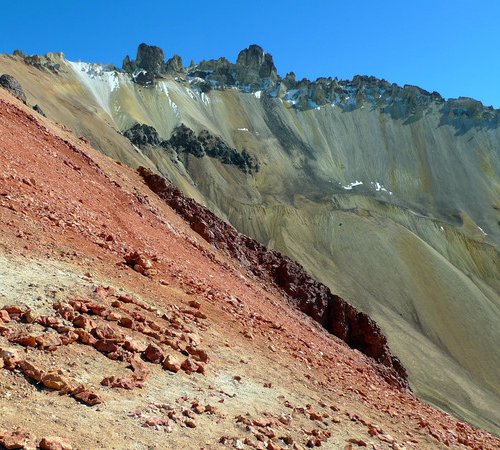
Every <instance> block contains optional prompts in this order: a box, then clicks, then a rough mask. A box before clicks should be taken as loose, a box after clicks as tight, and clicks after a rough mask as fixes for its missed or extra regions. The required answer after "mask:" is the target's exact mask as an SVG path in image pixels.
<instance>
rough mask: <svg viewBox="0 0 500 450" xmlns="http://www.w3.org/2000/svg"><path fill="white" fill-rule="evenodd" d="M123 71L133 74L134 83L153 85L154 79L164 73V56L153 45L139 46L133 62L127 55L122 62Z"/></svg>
mask: <svg viewBox="0 0 500 450" xmlns="http://www.w3.org/2000/svg"><path fill="white" fill-rule="evenodd" d="M122 67H123V70H125V71H126V72H128V73H131V74H134V73H135V72H138V71H139V73H136V74H135V76H134V81H135V82H137V83H139V84H143V85H148V84H151V83H153V81H154V80H155V78H158V76H160V75H161V74H162V73H164V72H165V54H164V53H163V50H162V49H161V48H160V47H156V46H155V45H147V44H144V43H142V44H140V45H139V48H138V49H137V56H136V59H135V60H131V59H130V57H129V56H128V55H127V56H126V57H125V59H124V60H123V64H122Z"/></svg>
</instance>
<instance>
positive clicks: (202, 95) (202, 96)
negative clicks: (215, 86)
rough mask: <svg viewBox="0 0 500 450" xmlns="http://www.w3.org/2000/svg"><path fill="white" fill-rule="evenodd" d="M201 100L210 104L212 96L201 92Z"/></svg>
mask: <svg viewBox="0 0 500 450" xmlns="http://www.w3.org/2000/svg"><path fill="white" fill-rule="evenodd" d="M201 101H202V102H203V103H205V105H207V106H208V105H210V98H209V97H208V95H207V94H205V93H204V92H202V93H201Z"/></svg>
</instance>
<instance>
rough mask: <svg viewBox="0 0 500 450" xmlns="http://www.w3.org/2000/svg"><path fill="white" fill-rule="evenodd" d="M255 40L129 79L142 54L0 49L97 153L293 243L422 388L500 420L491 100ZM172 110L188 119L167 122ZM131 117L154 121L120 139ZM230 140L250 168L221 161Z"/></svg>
mask: <svg viewBox="0 0 500 450" xmlns="http://www.w3.org/2000/svg"><path fill="white" fill-rule="evenodd" d="M257 53H258V52H257ZM250 56H252V55H250ZM252 58H253V57H250V58H249V57H245V58H243V57H242V58H241V59H239V61H240V65H239V66H238V67H236V68H235V67H234V66H232V65H230V63H226V62H224V61H216V62H210V61H209V62H202V63H200V64H199V65H198V66H196V67H194V68H191V69H190V72H187V70H186V69H183V68H181V69H178V70H177V71H173V72H172V70H170V69H169V70H166V69H165V72H164V73H163V72H161V73H158V74H155V76H154V77H153V79H152V80H143V82H141V83H139V82H137V81H140V80H137V79H135V81H134V76H135V75H136V74H137V73H139V72H140V70H139V72H137V67H135V68H133V67H132V68H131V69H130V70H132V73H131V74H128V73H124V72H120V71H115V70H112V69H107V68H103V67H102V66H99V65H92V64H85V63H71V62H68V61H66V60H65V59H64V58H63V57H62V56H61V55H50V56H49V58H41V60H40V61H41V65H38V66H37V67H35V66H33V65H32V64H31V63H30V64H27V63H26V61H25V59H23V58H22V57H19V56H17V57H11V56H2V57H1V59H0V72H7V73H11V74H12V75H14V76H15V77H16V78H17V79H18V80H19V81H20V82H21V84H22V86H23V88H24V89H25V91H26V94H27V97H28V101H29V102H30V103H31V104H34V103H37V104H39V105H41V107H42V109H43V110H44V112H45V113H46V114H47V115H48V117H49V118H52V119H53V120H56V121H58V122H60V123H63V124H65V125H66V126H67V127H69V128H70V129H71V130H72V131H73V132H74V133H76V134H77V135H82V136H85V137H86V138H87V139H88V140H89V141H90V142H91V143H92V144H93V145H94V146H95V147H96V148H98V149H99V150H101V151H102V152H103V153H105V154H107V155H109V156H112V157H113V158H116V159H119V160H121V161H123V162H125V163H127V164H129V165H131V166H133V167H135V166H138V165H143V166H146V167H149V168H151V169H154V170H157V171H158V172H160V173H161V174H163V175H164V176H166V177H167V178H169V179H170V180H171V181H172V182H174V183H175V184H176V185H177V186H179V187H180V188H181V189H182V190H183V191H184V192H185V193H186V194H187V195H189V196H192V197H193V198H195V199H196V200H198V201H201V202H202V203H204V204H205V205H207V206H208V207H210V208H211V209H212V210H213V211H214V212H216V213H217V214H219V215H220V216H221V217H224V218H226V219H227V220H228V221H229V222H230V223H232V224H233V225H234V226H235V227H236V228H237V229H238V230H240V231H242V232H244V233H245V234H248V235H250V236H253V237H255V238H256V239H258V240H259V241H260V242H262V243H264V244H265V245H267V246H269V247H271V248H275V249H277V250H280V251H282V252H284V253H285V254H287V255H288V256H290V257H292V258H293V259H295V260H297V261H299V262H300V263H301V264H303V265H304V267H305V268H306V269H307V270H309V271H310V272H311V273H312V274H314V275H315V277H317V279H319V280H320V281H322V282H323V283H325V284H326V285H328V286H329V287H330V288H331V289H332V291H333V292H335V293H338V294H339V295H341V296H342V297H344V298H346V299H348V300H349V301H351V302H352V303H353V304H354V305H355V306H357V307H358V308H360V309H361V310H362V311H365V312H367V313H368V314H370V315H371V316H372V317H374V318H375V319H376V320H377V322H378V323H379V324H380V326H381V327H382V329H383V330H384V332H385V333H386V334H387V336H388V339H389V344H390V346H391V348H392V349H393V350H394V353H395V354H396V355H397V356H398V357H400V358H401V360H402V362H403V365H404V366H405V367H406V368H407V369H408V372H409V380H410V384H411V385H412V386H413V388H414V390H415V392H416V393H417V394H418V395H420V396H421V398H424V399H426V400H428V401H430V402H432V403H434V404H436V405H438V406H440V407H442V408H444V409H446V410H448V411H450V412H453V414H455V415H456V416H458V417H460V418H463V419H466V420H469V421H471V422H472V423H475V424H478V425H480V426H482V427H484V428H487V429H489V430H492V431H495V432H497V433H498V430H499V428H498V427H499V423H500V418H499V416H498V404H499V403H500V399H499V393H500V386H499V385H498V376H497V375H498V370H499V367H500V354H499V351H498V342H499V338H500V336H499V331H498V330H499V326H498V324H499V323H500V317H499V314H500V313H499V305H500V300H499V295H498V292H499V287H500V286H499V279H498V272H499V271H498V269H499V267H498V261H499V258H498V236H499V235H498V220H499V217H498V208H499V207H500V205H499V204H498V198H500V195H499V194H500V185H499V172H500V168H499V164H500V158H499V147H500V145H499V142H500V136H499V128H498V112H497V111H495V110H491V109H488V108H484V107H482V105H478V104H477V102H474V101H472V100H468V99H461V100H456V101H446V102H445V101H444V100H443V99H441V98H440V97H439V96H438V95H436V94H434V93H433V94H429V93H425V92H422V91H421V90H418V88H414V87H405V88H399V87H395V86H394V85H390V84H389V83H385V82H381V81H379V80H373V79H370V78H366V79H365V78H362V77H361V78H359V79H356V80H353V81H352V82H345V83H344V84H342V83H338V82H336V81H335V80H330V81H328V80H326V81H322V80H318V81H317V82H316V83H309V82H307V83H306V82H304V83H302V82H297V81H296V80H293V79H291V78H290V77H288V76H287V77H286V78H284V79H275V78H274V75H273V73H274V72H273V71H272V67H271V66H270V65H269V61H268V62H267V63H266V62H265V61H264V59H259V58H260V56H259V54H257V56H256V59H255V58H254V59H252ZM245 61H246V62H245ZM249 61H251V64H254V65H255V64H257V65H258V64H261V66H258V67H263V68H264V69H263V70H264V72H263V73H264V75H266V76H265V77H264V78H260V69H259V76H257V78H255V73H254V72H255V70H254V66H252V67H250V69H248V68H245V67H246V66H245V67H243V68H242V64H247V63H248V62H249ZM252 61H253V62H252ZM51 64H57V65H58V67H57V68H54V67H52V66H51ZM266 64H267V65H266ZM47 67H49V68H47ZM169 67H171V65H170V66H169ZM267 69H269V71H268V70H267ZM133 70H136V72H133ZM231 71H234V73H235V77H236V78H237V79H236V80H233V81H232V82H233V85H231V84H230V83H229V84H228V80H227V77H229V76H230V75H231V73H233V72H231ZM231 76H232V75H231ZM259 83H260V84H259ZM335 83H337V84H335ZM384 83H385V84H384ZM207 84H208V85H210V86H211V88H209V87H208V86H207ZM181 123H183V124H185V125H186V126H187V127H188V128H189V129H191V130H193V132H192V135H190V134H189V133H188V132H184V133H181V135H180V136H179V139H177V140H172V137H171V136H172V133H174V132H176V130H177V131H178V129H177V127H178V126H179V125H180V124H181ZM136 124H147V125H148V126H151V127H153V130H149V131H147V130H146V131H145V130H141V133H142V135H132V136H135V137H136V138H137V140H136V145H133V144H132V143H131V142H130V140H129V139H126V138H125V137H124V136H123V135H122V133H125V132H126V131H127V130H129V129H131V128H133V127H134V126H135V125H136ZM207 131H208V134H209V137H208V138H207V137H206V135H202V134H200V133H206V132H207ZM155 133H156V134H155ZM214 137H216V138H219V139H220V140H221V141H222V142H223V144H224V145H223V146H222V145H221V144H220V143H219V142H218V141H216V140H215V141H214V139H213V138H214ZM141 139H142V141H141ZM203 139H204V140H203ZM197 142H198V143H199V142H205V144H207V145H206V148H207V151H208V150H209V149H210V150H209V151H211V152H212V154H213V155H215V156H209V154H208V153H206V152H204V153H197V152H199V148H200V147H199V146H198V144H197ZM181 144H184V146H182V145H181ZM188 144H189V145H188ZM243 149H246V150H247V151H248V153H249V154H250V155H251V156H252V157H253V158H255V159H256V161H258V165H259V170H250V171H248V170H247V166H238V165H237V164H233V163H231V164H228V163H227V161H228V160H230V159H231V157H233V156H234V152H233V153H231V151H232V150H235V151H236V153H238V154H240V155H241V154H242V150H243ZM224 158H226V159H224ZM224 161H225V162H224ZM241 167H243V168H244V169H245V170H241ZM429 361H432V362H429Z"/></svg>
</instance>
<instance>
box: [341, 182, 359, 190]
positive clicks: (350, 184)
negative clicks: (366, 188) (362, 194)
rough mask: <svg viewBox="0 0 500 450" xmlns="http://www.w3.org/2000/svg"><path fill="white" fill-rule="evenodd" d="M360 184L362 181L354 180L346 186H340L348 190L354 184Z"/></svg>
mask: <svg viewBox="0 0 500 450" xmlns="http://www.w3.org/2000/svg"><path fill="white" fill-rule="evenodd" d="M362 184H363V182H362V181H359V180H356V181H353V182H351V183H349V184H348V185H347V186H342V188H343V189H345V190H346V191H350V190H352V188H353V187H354V186H361V185H362Z"/></svg>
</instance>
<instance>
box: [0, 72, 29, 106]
mask: <svg viewBox="0 0 500 450" xmlns="http://www.w3.org/2000/svg"><path fill="white" fill-rule="evenodd" d="M0 86H2V87H3V88H5V89H7V90H8V91H9V92H10V93H11V94H12V95H13V96H14V97H16V98H18V99H19V100H21V101H22V102H23V103H26V94H25V93H24V91H23V88H22V87H21V85H20V84H19V82H18V81H17V80H16V79H15V78H14V77H13V76H12V75H9V74H8V73H5V74H3V75H2V76H1V77H0Z"/></svg>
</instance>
